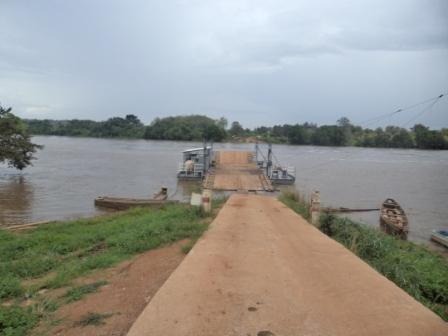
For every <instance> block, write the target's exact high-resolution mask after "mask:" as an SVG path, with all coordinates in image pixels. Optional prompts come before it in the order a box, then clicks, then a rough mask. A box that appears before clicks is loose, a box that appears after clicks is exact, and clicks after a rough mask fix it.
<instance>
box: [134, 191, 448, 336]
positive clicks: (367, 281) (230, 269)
mask: <svg viewBox="0 0 448 336" xmlns="http://www.w3.org/2000/svg"><path fill="white" fill-rule="evenodd" d="M128 335H129V336H144V335H151V336H152V335H165V336H166V335H176V336H182V335H191V336H205V335H232V336H233V335H235V336H236V335H238V336H241V335H244V336H247V335H251V336H256V335H257V336H268V335H271V336H272V335H277V336H280V335H283V336H296V335H307V336H314V335H315V336H317V335H331V336H338V335H340V336H350V335H353V336H355V335H356V336H360V335H372V336H373V335H375V336H377V335H389V336H390V335H397V336H398V335H399V336H402V335H407V336H409V335H416V336H417V335H418V336H425V335H428V336H436V335H448V326H447V324H446V323H445V322H443V321H442V319H441V318H439V317H438V316H437V315H435V314H434V313H432V312H431V311H430V310H429V309H427V308H425V307H424V306H423V305H421V304H420V303H418V302H417V301H415V300H414V299H413V298H411V297H410V296H409V295H408V294H406V293H405V292H404V291H402V290H401V289H400V288H398V287H397V286H395V285H394V284H393V283H392V282H390V281H389V280H387V279H386V278H384V277H383V276H381V275H380V274H379V273H377V272H376V271H375V270H373V269H372V268H371V267H369V266H368V265H367V264H365V263H364V262H363V261H361V260H360V259H359V258H357V257H356V256H355V255H354V254H352V253H351V252H349V251H348V250H347V249H345V248H344V247H342V246H341V245H340V244H338V243H336V242H335V241H333V240H331V239H330V238H328V237H326V236H325V235H323V234H322V233H320V232H319V231H318V230H317V229H315V228H314V227H313V226H311V225H310V224H308V223H307V222H305V221H304V220H303V219H302V218H301V217H300V216H298V215H297V214H295V213H294V212H292V211H291V210H290V209H288V208H286V207H285V206H284V205H283V204H281V203H280V202H279V201H277V200H275V199H274V198H271V197H263V196H254V195H241V194H235V195H233V196H231V197H230V199H229V200H228V202H227V204H226V205H225V206H224V208H223V209H222V210H221V211H220V213H219V215H218V217H217V218H216V219H215V221H214V222H213V224H212V225H211V228H210V229H209V231H208V232H207V233H206V234H205V236H204V237H203V238H202V239H201V240H200V241H199V242H198V243H197V244H196V246H195V247H194V248H193V250H192V251H191V252H190V253H189V254H188V256H187V257H186V258H185V259H184V261H183V262H182V263H181V265H180V266H179V267H178V268H177V269H176V270H175V271H174V272H173V274H172V275H171V276H170V278H169V279H168V280H167V281H166V283H165V284H164V285H163V286H162V287H161V289H160V290H159V291H158V292H157V294H156V296H155V297H154V298H153V300H152V301H151V302H150V303H149V304H148V306H147V307H146V308H145V310H144V311H143V312H142V314H141V315H140V317H139V318H138V319H137V321H136V322H135V323H134V325H133V326H132V328H131V330H130V331H129V333H128Z"/></svg>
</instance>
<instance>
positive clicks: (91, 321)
mask: <svg viewBox="0 0 448 336" xmlns="http://www.w3.org/2000/svg"><path fill="white" fill-rule="evenodd" d="M111 316H112V314H110V313H109V314H99V313H92V312H88V313H87V314H86V315H84V316H83V317H82V318H81V320H79V321H78V322H76V323H75V326H82V327H85V326H88V325H94V326H98V325H102V324H104V323H105V322H104V320H105V319H106V318H108V317H111Z"/></svg>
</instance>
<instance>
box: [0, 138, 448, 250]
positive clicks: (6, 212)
mask: <svg viewBox="0 0 448 336" xmlns="http://www.w3.org/2000/svg"><path fill="white" fill-rule="evenodd" d="M33 141H34V142H36V143H38V144H42V145H44V146H45V148H44V149H43V150H42V151H39V152H38V153H37V156H38V160H36V161H35V162H34V166H33V167H29V168H27V169H25V170H24V171H23V172H19V171H17V170H14V169H11V168H7V167H6V166H0V226H9V225H15V224H24V223H30V222H36V221H47V220H61V219H72V218H77V217H86V216H90V215H95V214H99V213H101V211H100V210H98V209H95V207H94V205H93V200H94V199H95V197H97V196H100V195H109V196H128V197H134V196H135V197H148V196H151V195H152V194H153V193H154V192H156V191H157V190H158V189H159V188H160V187H161V186H167V187H168V188H169V194H175V195H174V198H178V199H181V198H186V197H188V195H189V194H190V191H191V185H184V184H182V185H178V183H177V179H176V170H177V166H178V163H179V161H180V159H181V154H180V153H181V151H182V150H184V149H186V148H191V147H197V146H201V144H200V143H193V142H174V141H145V140H115V139H92V138H70V137H47V136H39V137H34V138H33ZM261 147H262V148H263V146H261ZM215 148H216V149H219V148H228V149H241V150H243V149H244V150H253V149H254V146H253V145H250V144H215ZM263 149H264V150H265V148H263ZM273 149H274V153H275V155H276V157H277V158H278V160H279V161H280V162H281V163H284V164H289V165H293V166H295V167H296V169H297V181H296V188H298V189H299V191H301V192H302V193H304V194H306V195H309V194H310V193H311V192H312V191H313V190H319V191H320V193H321V199H322V204H323V205H324V206H333V207H339V206H342V207H349V208H358V207H359V208H371V207H379V205H380V204H381V202H382V201H383V200H384V199H385V198H387V197H392V198H395V199H396V200H397V201H398V202H399V203H400V204H401V205H402V207H403V208H404V210H405V211H406V213H407V214H408V217H409V221H410V233H409V239H410V240H413V241H417V242H423V243H427V244H431V245H432V246H433V247H434V248H437V249H438V246H437V245H435V244H433V243H430V242H429V237H430V233H431V230H433V229H441V228H447V227H448V151H424V150H403V149H367V148H353V147H344V148H335V147H314V146H287V145H274V147H273ZM378 216H379V214H378V212H366V213H356V214H353V215H351V217H352V218H354V219H357V220H359V221H362V222H364V223H367V224H369V225H373V226H378Z"/></svg>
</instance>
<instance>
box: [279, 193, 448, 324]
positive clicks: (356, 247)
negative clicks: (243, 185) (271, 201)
mask: <svg viewBox="0 0 448 336" xmlns="http://www.w3.org/2000/svg"><path fill="white" fill-rule="evenodd" d="M280 200H281V201H283V202H284V203H285V204H286V205H287V206H289V207H290V208H292V209H293V210H294V211H296V212H297V213H299V214H301V215H303V216H304V217H305V218H309V211H308V204H307V202H306V201H305V200H304V199H303V198H302V197H300V196H298V195H297V194H295V193H284V194H282V195H281V196H280ZM319 229H320V230H321V231H322V232H323V233H325V234H327V235H328V236H330V237H331V238H333V239H335V240H336V241H338V242H340V243H341V244H343V245H344V246H345V247H346V248H348V249H349V250H351V251H352V252H353V253H355V254H356V255H357V256H359V257H360V258H361V259H363V260H364V261H366V262H367V263H368V264H369V265H371V266H372V267H373V268H375V269H376V270H377V271H378V272H380V273H381V274H383V275H384V276H386V277H387V278H388V279H389V280H391V281H393V282H394V283H395V284H396V285H398V286H399V287H401V288H402V289H404V290H405V291H406V292H407V293H409V294H410V295H411V296H412V297H414V298H415V299H416V300H418V301H420V302H421V303H423V304H424V305H425V306H427V307H428V308H429V309H431V310H432V311H434V312H435V313H436V314H438V315H439V316H441V317H442V318H443V319H444V320H445V321H448V262H447V260H446V259H445V258H443V257H441V256H439V255H438V254H436V253H435V252H432V251H430V250H428V249H427V248H426V247H425V246H423V245H418V244H415V243H413V242H410V241H402V240H399V239H397V238H395V237H392V236H389V235H386V234H384V233H383V232H381V231H380V230H377V229H375V228H373V227H369V226H367V225H364V224H360V223H356V222H354V221H352V220H349V219H347V218H342V217H338V216H334V215H324V216H321V218H320V223H319Z"/></svg>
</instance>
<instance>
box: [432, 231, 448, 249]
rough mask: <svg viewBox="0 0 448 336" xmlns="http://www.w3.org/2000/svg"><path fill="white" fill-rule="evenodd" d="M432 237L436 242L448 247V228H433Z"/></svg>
mask: <svg viewBox="0 0 448 336" xmlns="http://www.w3.org/2000/svg"><path fill="white" fill-rule="evenodd" d="M431 239H432V240H434V241H435V242H437V243H439V244H442V245H443V246H445V247H448V229H445V230H433V231H432V234H431Z"/></svg>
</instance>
